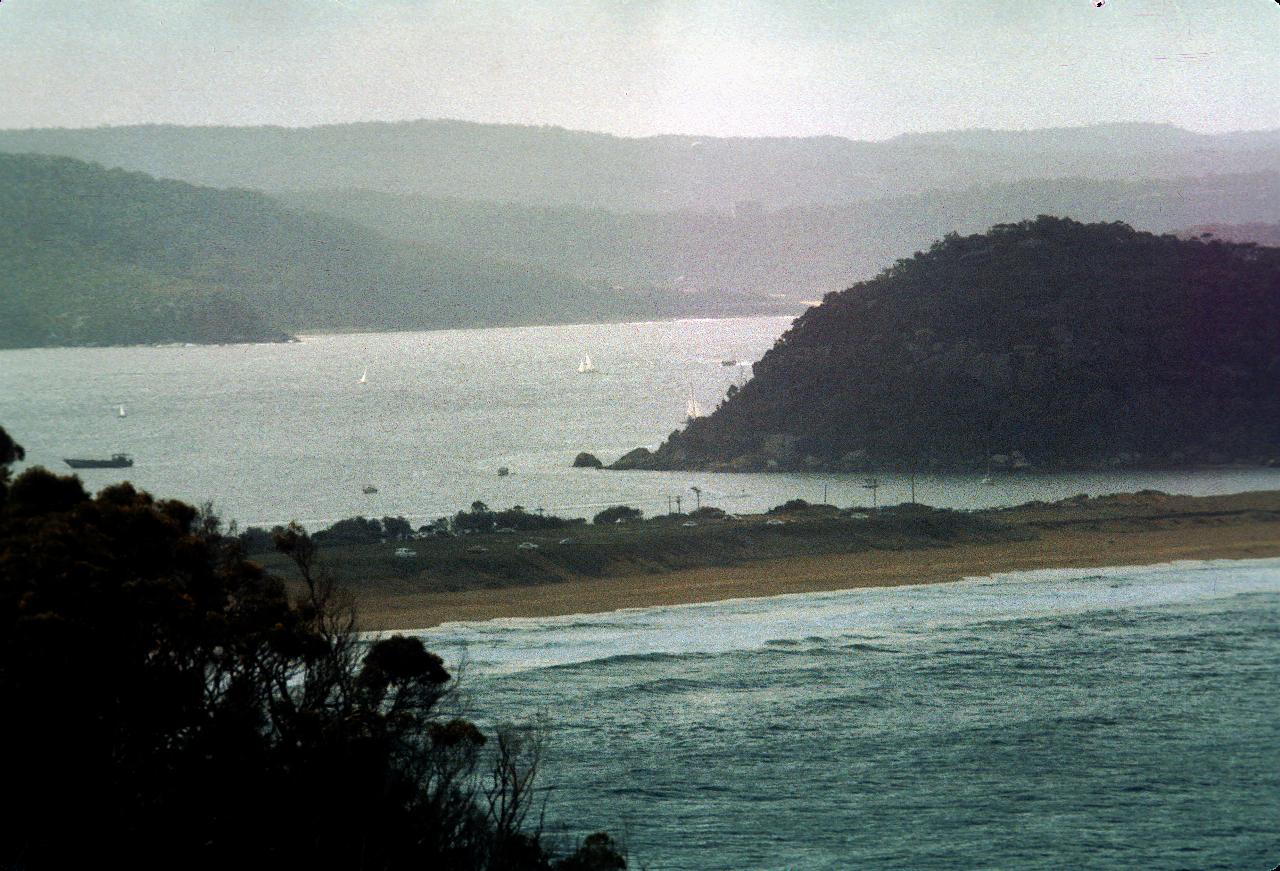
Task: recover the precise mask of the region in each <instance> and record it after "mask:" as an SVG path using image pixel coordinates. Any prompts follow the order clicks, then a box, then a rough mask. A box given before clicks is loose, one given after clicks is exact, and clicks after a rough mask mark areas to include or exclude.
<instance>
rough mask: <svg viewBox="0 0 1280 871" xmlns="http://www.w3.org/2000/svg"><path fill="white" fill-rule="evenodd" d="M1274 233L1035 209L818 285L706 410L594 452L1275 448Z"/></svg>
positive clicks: (915, 461) (1224, 455) (899, 453)
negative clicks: (1156, 225) (1262, 239)
mask: <svg viewBox="0 0 1280 871" xmlns="http://www.w3.org/2000/svg"><path fill="white" fill-rule="evenodd" d="M1277 384H1280V249H1277V248H1268V247H1261V246H1258V245H1255V244H1251V243H1245V244H1236V243H1228V242H1222V241H1218V240H1216V239H1212V238H1196V239H1190V240H1184V239H1179V238H1177V237H1175V236H1172V235H1162V236H1158V235H1153V234H1151V233H1145V232H1140V231H1137V230H1134V229H1133V228H1131V227H1129V226H1128V225H1126V224H1122V223H1107V224H1082V223H1079V222H1076V221H1073V220H1070V219H1067V218H1055V217H1048V216H1041V217H1039V218H1037V219H1035V220H1032V221H1023V222H1020V223H1017V224H1002V225H997V226H995V227H993V228H991V230H989V231H988V232H986V233H981V234H976V235H971V236H960V235H959V234H949V235H948V236H946V237H945V238H943V239H940V240H938V241H937V242H935V243H934V244H933V245H932V246H931V247H930V248H929V250H928V251H918V252H916V253H915V255H914V256H912V257H908V258H904V259H901V260H899V261H897V263H895V264H894V265H893V266H891V267H890V268H888V269H886V270H884V271H883V272H882V273H881V274H880V275H878V276H877V277H876V278H874V279H872V280H870V281H866V282H861V283H859V284H857V285H854V286H853V287H851V288H849V289H848V290H844V291H841V292H838V293H831V294H828V295H827V296H826V297H825V299H824V300H823V302H822V304H821V305H819V306H817V307H815V308H812V309H810V310H809V311H807V312H806V313H805V314H804V315H802V316H801V317H800V318H798V319H797V320H796V321H795V323H794V324H793V326H792V327H791V328H790V329H789V330H788V331H787V332H786V333H785V334H784V335H783V336H782V337H781V338H780V339H779V340H778V342H777V344H776V345H775V346H774V347H773V348H772V349H771V350H770V351H769V352H768V353H767V354H766V355H765V356H764V358H763V359H761V360H760V361H759V362H758V363H757V364H755V367H754V370H753V377H752V379H751V380H750V381H749V382H747V383H746V385H745V386H743V387H742V388H741V389H740V390H735V389H732V388H731V391H730V395H729V396H728V397H727V398H726V400H725V402H724V403H723V404H721V406H720V407H719V408H717V409H716V410H715V412H714V413H713V414H711V415H710V416H708V417H706V418H700V419H697V420H694V421H692V422H691V423H690V424H689V425H688V426H687V427H686V428H685V429H683V430H681V431H678V432H675V433H672V435H671V436H670V438H668V439H667V441H666V442H664V443H663V444H662V445H661V446H660V447H659V448H658V449H657V451H654V452H650V451H647V450H644V449H640V450H637V451H635V452H632V453H631V454H628V455H627V456H626V457H623V458H622V459H621V460H620V461H618V462H616V463H614V465H613V468H615V469H619V468H622V469H625V468H647V469H714V470H729V471H758V470H770V469H791V470H796V469H801V470H802V469H832V470H861V469H877V468H894V469H900V470H909V469H968V470H978V471H981V470H990V469H993V468H997V469H1023V468H1037V469H1065V468H1076V469H1081V468H1084V469H1087V468H1114V467H1126V466H1128V467H1132V466H1146V467H1184V466H1195V465H1217V464H1228V463H1240V464H1263V463H1274V462H1276V461H1277V460H1278V459H1280V390H1277V389H1276V385H1277Z"/></svg>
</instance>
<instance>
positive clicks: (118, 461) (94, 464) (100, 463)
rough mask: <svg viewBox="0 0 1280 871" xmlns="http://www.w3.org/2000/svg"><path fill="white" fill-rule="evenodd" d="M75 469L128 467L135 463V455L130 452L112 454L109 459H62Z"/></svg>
mask: <svg viewBox="0 0 1280 871" xmlns="http://www.w3.org/2000/svg"><path fill="white" fill-rule="evenodd" d="M62 461H63V462H64V463H66V464H67V465H68V466H70V467H71V468H73V469H127V468H129V467H130V466H132V465H133V457H131V456H129V455H128V454H112V455H111V459H109V460H72V459H67V458H66V457H63V460H62Z"/></svg>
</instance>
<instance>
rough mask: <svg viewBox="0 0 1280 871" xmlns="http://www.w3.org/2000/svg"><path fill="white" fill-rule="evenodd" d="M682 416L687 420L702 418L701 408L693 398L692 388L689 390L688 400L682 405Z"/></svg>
mask: <svg viewBox="0 0 1280 871" xmlns="http://www.w3.org/2000/svg"><path fill="white" fill-rule="evenodd" d="M684 414H685V417H686V418H687V419H688V420H693V419H695V418H699V417H702V406H701V405H699V404H698V400H697V399H695V398H694V396H693V388H692V387H690V388H689V399H688V401H686V402H685V404H684Z"/></svg>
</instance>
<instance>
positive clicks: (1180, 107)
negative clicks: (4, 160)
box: [0, 0, 1280, 139]
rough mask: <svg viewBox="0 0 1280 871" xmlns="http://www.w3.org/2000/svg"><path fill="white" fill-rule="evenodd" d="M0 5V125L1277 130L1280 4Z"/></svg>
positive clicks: (104, 1) (31, 1)
mask: <svg viewBox="0 0 1280 871" xmlns="http://www.w3.org/2000/svg"><path fill="white" fill-rule="evenodd" d="M1094 4H1095V0H790V2H783V0H739V2H703V0H683V2H663V0H555V2H545V3H533V2H495V0H466V2H444V0H0V70H2V71H3V73H2V74H3V84H2V85H0V127H10V128H12V127H44V126H66V127H79V126H95V125H100V124H133V123H143V122H170V123H181V124H284V125H311V124H324V123H335V122H343V121H356V120H401V119H411V118H442V117H448V118H465V119H471V120H477V121H503V122H514V123H521V124H556V125H561V126H565V127H572V128H578V129H585V130H600V131H606V132H611V133H618V134H623V135H647V134H653V133H693V134H699V135H811V134H818V133H832V134H838V135H842V136H849V137H853V138H859V139H879V138H884V137H887V136H892V135H894V134H897V133H901V132H906V131H917V130H939V129H953V128H967V127H1000V128H1024V127H1045V126H1061V125H1076V124H1087V123H1094V122H1103V121H1171V122H1173V123H1176V124H1179V125H1181V126H1184V127H1189V128H1191V129H1194V130H1201V131H1222V130H1238V129H1259V128H1271V127H1280V86H1277V74H1276V69H1277V65H1278V64H1280V5H1277V3H1276V2H1275V0H1107V2H1106V5H1105V6H1104V7H1103V8H1101V9H1097V8H1095V7H1094Z"/></svg>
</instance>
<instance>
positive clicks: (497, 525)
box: [452, 502, 585, 532]
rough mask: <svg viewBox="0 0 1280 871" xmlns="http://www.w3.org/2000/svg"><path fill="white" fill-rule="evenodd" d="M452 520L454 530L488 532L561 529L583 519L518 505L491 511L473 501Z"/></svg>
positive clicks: (487, 507)
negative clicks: (468, 509) (467, 508)
mask: <svg viewBox="0 0 1280 871" xmlns="http://www.w3.org/2000/svg"><path fill="white" fill-rule="evenodd" d="M452 522H453V529H454V531H456V532H460V531H462V530H470V531H472V532H490V531H492V530H495V529H515V530H519V531H521V532H532V531H534V530H538V529H563V528H564V527H566V526H573V525H575V524H579V523H584V522H585V521H584V520H583V519H582V518H579V517H556V516H555V515H554V514H539V513H537V512H534V511H526V510H525V509H524V508H522V507H521V506H519V505H514V506H512V507H511V508H507V509H503V510H499V511H493V510H491V509H490V508H489V506H487V505H485V504H484V503H483V502H473V503H471V510H470V511H459V512H458V513H457V514H455V515H454V516H453V521H452Z"/></svg>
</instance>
